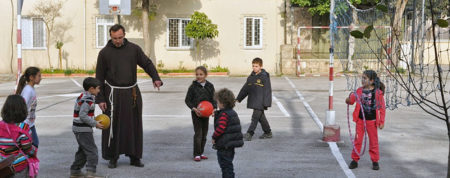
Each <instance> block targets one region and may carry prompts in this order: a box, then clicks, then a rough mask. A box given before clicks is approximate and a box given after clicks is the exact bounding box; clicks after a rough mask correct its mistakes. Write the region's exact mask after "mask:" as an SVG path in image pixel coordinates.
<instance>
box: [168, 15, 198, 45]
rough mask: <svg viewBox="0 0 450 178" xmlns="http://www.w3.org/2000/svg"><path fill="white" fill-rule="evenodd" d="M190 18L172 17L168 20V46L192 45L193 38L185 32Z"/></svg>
mask: <svg viewBox="0 0 450 178" xmlns="http://www.w3.org/2000/svg"><path fill="white" fill-rule="evenodd" d="M189 21H191V20H190V19H182V18H170V19H168V22H167V34H168V37H167V43H168V44H169V46H168V48H173V49H189V48H191V45H192V39H191V38H189V37H188V36H187V35H186V33H185V30H184V29H185V27H186V25H187V24H188V23H189Z"/></svg>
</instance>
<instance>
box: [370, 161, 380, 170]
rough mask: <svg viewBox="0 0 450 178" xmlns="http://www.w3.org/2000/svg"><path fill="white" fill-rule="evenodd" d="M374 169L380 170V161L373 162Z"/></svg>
mask: <svg viewBox="0 0 450 178" xmlns="http://www.w3.org/2000/svg"><path fill="white" fill-rule="evenodd" d="M372 169H373V170H376V171H378V170H380V165H379V164H378V162H373V163H372Z"/></svg>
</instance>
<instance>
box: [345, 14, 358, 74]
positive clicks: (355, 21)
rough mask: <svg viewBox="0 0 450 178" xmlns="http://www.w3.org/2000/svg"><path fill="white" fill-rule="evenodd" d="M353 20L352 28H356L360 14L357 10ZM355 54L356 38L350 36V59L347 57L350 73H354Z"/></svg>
mask: <svg viewBox="0 0 450 178" xmlns="http://www.w3.org/2000/svg"><path fill="white" fill-rule="evenodd" d="M352 18H353V22H352V24H351V25H350V26H351V27H352V28H354V27H355V26H356V25H357V24H358V12H357V11H356V10H355V9H353V12H352ZM350 30H351V29H350ZM354 53H355V37H353V36H352V35H349V38H348V57H347V70H348V71H353V61H352V60H353V54H354Z"/></svg>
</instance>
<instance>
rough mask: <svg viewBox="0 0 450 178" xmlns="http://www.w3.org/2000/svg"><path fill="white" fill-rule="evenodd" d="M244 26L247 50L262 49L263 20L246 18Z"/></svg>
mask: <svg viewBox="0 0 450 178" xmlns="http://www.w3.org/2000/svg"><path fill="white" fill-rule="evenodd" d="M244 26H245V27H244V30H245V32H244V40H245V48H262V34H263V33H262V32H263V27H262V18H261V17H245V18H244Z"/></svg>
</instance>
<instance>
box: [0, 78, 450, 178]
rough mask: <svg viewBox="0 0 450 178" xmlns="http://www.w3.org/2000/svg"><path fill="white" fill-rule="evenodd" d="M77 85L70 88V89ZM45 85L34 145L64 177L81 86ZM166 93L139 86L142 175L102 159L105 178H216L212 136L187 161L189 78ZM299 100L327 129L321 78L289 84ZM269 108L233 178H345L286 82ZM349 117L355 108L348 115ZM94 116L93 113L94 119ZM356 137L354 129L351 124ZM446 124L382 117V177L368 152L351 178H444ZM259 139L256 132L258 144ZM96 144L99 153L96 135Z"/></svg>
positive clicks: (229, 81) (172, 82)
mask: <svg viewBox="0 0 450 178" xmlns="http://www.w3.org/2000/svg"><path fill="white" fill-rule="evenodd" d="M73 80H74V81H75V82H74V81H73ZM73 80H72V79H44V80H43V81H42V83H41V85H40V86H38V87H37V89H36V90H37V94H38V108H37V109H38V112H37V123H36V127H37V132H38V135H39V138H40V147H39V153H38V157H39V158H40V160H41V164H40V166H41V170H40V177H52V178H53V177H68V176H69V167H70V165H71V163H72V161H73V159H74V154H75V152H76V149H77V143H76V141H75V138H74V136H73V133H72V131H71V125H72V114H73V104H74V99H75V97H76V96H78V95H79V92H81V88H80V86H78V85H77V82H78V83H82V78H74V79H73ZM163 80H164V87H162V89H161V91H155V90H154V89H153V87H152V85H151V82H149V80H148V79H147V78H142V79H139V81H140V82H142V83H140V84H139V86H140V88H141V91H142V93H143V101H144V117H143V123H144V155H143V162H144V163H145V167H144V168H135V167H131V166H129V160H128V158H126V157H121V159H120V160H119V165H118V167H117V168H116V169H108V168H107V161H105V160H102V159H100V160H99V165H98V172H99V173H101V174H104V175H108V176H109V177H221V175H220V173H221V171H220V168H219V165H218V163H217V157H216V153H215V150H213V149H211V146H212V145H211V143H210V136H211V134H212V132H213V129H212V120H210V123H211V124H210V129H209V130H210V133H209V134H208V143H207V145H206V149H205V150H206V151H205V154H206V155H207V156H209V160H206V161H201V162H199V163H197V162H194V161H193V160H192V156H191V155H192V137H193V134H194V131H193V126H192V120H191V118H190V113H189V110H188V108H187V107H186V106H185V104H184V97H185V94H186V91H187V88H188V87H189V85H190V83H191V81H192V79H191V78H164V79H163ZM209 80H210V81H211V82H212V83H213V84H214V85H215V87H216V90H218V89H220V88H223V87H227V88H229V89H231V90H232V91H234V92H235V94H237V92H239V89H240V87H241V86H242V85H243V83H244V82H245V78H209ZM290 80H292V82H293V83H294V84H295V86H296V87H297V88H298V89H299V91H300V92H301V94H302V95H303V96H304V98H305V100H306V101H307V102H308V103H309V105H311V108H312V109H313V110H314V111H315V113H316V114H317V115H318V117H319V118H320V120H321V122H322V123H325V111H326V109H327V107H328V104H327V102H328V89H327V88H328V81H327V78H303V79H298V78H290ZM345 84H346V82H345V79H343V78H338V79H336V81H335V85H336V86H335V99H334V101H335V105H334V106H335V109H336V120H337V123H338V124H339V125H340V126H341V132H340V133H341V139H342V140H343V141H344V143H341V144H338V145H339V149H340V152H341V153H342V155H343V158H344V159H345V163H347V164H348V163H349V162H350V160H351V159H350V153H351V150H352V146H351V143H350V140H349V134H348V125H347V119H346V116H347V114H346V112H347V111H346V108H347V105H346V104H345V103H344V102H343V101H344V99H345V97H347V96H348V93H349V92H348V91H345V90H344V88H345ZM13 85H14V82H9V83H2V84H0V105H2V104H3V102H4V101H5V99H6V96H7V95H8V94H10V93H11V92H12V91H13V88H14V86H13ZM272 89H273V95H274V96H275V97H276V99H277V100H278V101H279V103H278V104H277V103H276V101H277V100H274V101H273V104H272V107H271V108H270V109H269V110H268V111H267V112H266V115H267V117H268V120H269V122H270V124H271V126H272V130H273V134H274V138H273V139H270V140H260V139H258V138H257V137H256V138H255V137H254V140H253V141H251V142H245V145H244V147H243V148H239V149H236V156H235V160H234V165H235V172H236V176H237V177H246V178H247V177H268V178H269V177H283V178H285V177H346V174H344V171H343V169H342V168H341V167H340V166H339V164H338V161H337V160H336V158H335V156H333V154H332V152H331V151H330V148H329V147H328V144H326V143H321V142H319V141H318V140H320V138H321V132H320V129H319V128H318V127H317V125H316V124H315V122H314V121H313V120H312V119H311V117H310V115H309V114H308V112H307V111H306V109H305V107H304V105H303V103H302V102H301V101H300V99H299V98H298V96H297V95H296V93H295V91H294V90H293V88H292V87H291V86H290V85H289V83H288V81H287V80H286V79H285V78H282V77H278V78H277V77H273V78H272ZM235 109H236V111H237V112H238V114H239V115H240V118H241V123H242V125H243V129H244V130H243V131H246V129H247V128H248V126H249V123H250V115H251V112H252V111H251V110H249V109H246V102H243V103H241V104H238V105H237V107H236V108H235ZM351 109H352V110H353V107H351ZM99 113H100V111H99V109H98V107H97V110H96V114H99ZM352 131H353V132H354V124H353V123H352ZM446 133H447V132H446V127H445V124H444V123H443V122H442V121H440V120H437V119H434V118H432V117H431V116H429V115H427V114H425V113H424V112H422V111H421V110H420V109H417V108H414V107H409V108H400V109H397V110H394V111H390V110H389V111H387V117H386V127H385V129H383V130H381V131H379V142H380V152H381V160H380V166H381V170H379V171H373V170H371V162H370V158H369V156H368V152H366V154H365V155H364V156H363V158H362V160H361V161H360V165H359V168H357V169H355V170H352V172H353V173H354V175H355V176H356V177H445V175H446V166H447V165H446V163H447V156H448V138H447V136H446ZM261 134H262V131H261V129H260V127H259V126H258V128H257V132H256V134H255V135H256V136H259V135H261ZM94 135H95V139H96V143H97V146H98V147H99V149H100V141H101V140H100V135H101V132H100V131H99V130H96V131H95V133H94Z"/></svg>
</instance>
